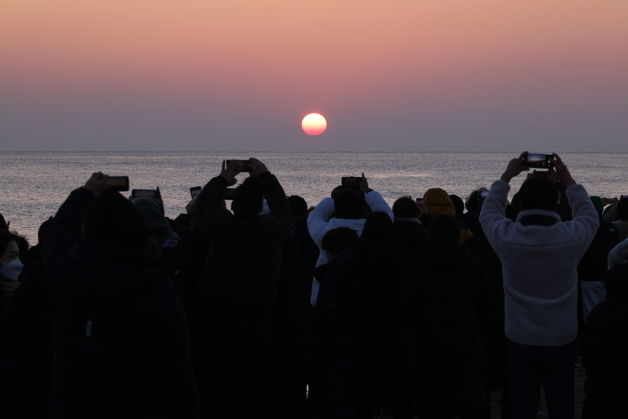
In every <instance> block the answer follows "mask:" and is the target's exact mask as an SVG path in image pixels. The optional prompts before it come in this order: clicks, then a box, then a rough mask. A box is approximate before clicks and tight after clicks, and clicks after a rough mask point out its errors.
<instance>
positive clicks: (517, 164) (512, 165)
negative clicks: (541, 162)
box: [501, 151, 530, 183]
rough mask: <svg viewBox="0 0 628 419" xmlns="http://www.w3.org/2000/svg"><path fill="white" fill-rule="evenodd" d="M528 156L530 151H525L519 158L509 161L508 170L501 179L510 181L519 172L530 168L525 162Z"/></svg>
mask: <svg viewBox="0 0 628 419" xmlns="http://www.w3.org/2000/svg"><path fill="white" fill-rule="evenodd" d="M527 158H528V152H527V151H524V152H523V153H521V155H520V156H519V157H518V158H516V159H512V160H510V161H509V162H508V166H506V171H505V172H504V174H502V177H501V180H503V181H504V182H506V183H508V182H510V180H511V179H512V178H513V177H515V176H517V175H519V173H521V172H523V171H526V170H530V169H529V168H528V167H527V166H526V165H525V164H524V162H525V161H526V159H527Z"/></svg>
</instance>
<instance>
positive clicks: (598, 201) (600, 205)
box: [591, 195, 604, 214]
mask: <svg viewBox="0 0 628 419" xmlns="http://www.w3.org/2000/svg"><path fill="white" fill-rule="evenodd" d="M591 202H593V206H594V207H595V210H596V211H597V213H598V214H602V211H603V210H604V202H603V201H602V198H600V197H599V196H596V195H591Z"/></svg>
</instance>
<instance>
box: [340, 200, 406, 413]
mask: <svg viewBox="0 0 628 419" xmlns="http://www.w3.org/2000/svg"><path fill="white" fill-rule="evenodd" d="M349 263H350V267H349V271H348V273H347V275H346V276H343V278H342V280H341V284H340V287H339V288H340V291H339V293H340V298H339V301H338V313H339V316H340V319H341V321H342V322H343V324H344V326H345V328H346V329H347V331H348V334H349V338H350V341H351V355H352V361H353V365H352V369H351V377H350V383H351V388H352V398H353V404H354V409H355V416H354V417H355V418H372V417H373V413H374V411H375V409H378V408H379V406H380V405H382V404H383V405H386V406H390V407H391V408H392V409H393V415H394V417H395V418H410V417H411V397H410V393H409V386H408V384H409V375H408V374H406V373H407V370H406V368H405V364H404V363H403V362H402V356H401V355H402V348H401V310H400V307H399V295H400V293H401V282H402V279H403V275H404V272H405V269H406V267H407V260H406V257H405V254H404V251H403V248H402V247H401V245H400V244H399V243H398V242H397V241H396V238H395V233H394V228H393V223H392V220H391V219H390V217H389V216H388V214H386V213H383V212H374V213H372V214H371V215H370V216H369V218H368V219H367V220H366V223H365V224H364V230H363V232H362V236H361V237H360V240H359V242H358V244H357V246H356V248H355V251H354V252H353V255H352V257H351V260H350V262H349Z"/></svg>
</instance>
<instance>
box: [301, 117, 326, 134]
mask: <svg viewBox="0 0 628 419" xmlns="http://www.w3.org/2000/svg"><path fill="white" fill-rule="evenodd" d="M301 128H303V131H304V132H305V133H306V134H308V135H321V134H322V133H324V132H325V130H326V129H327V120H326V119H325V117H324V116H323V115H321V114H320V113H316V112H312V113H309V114H307V115H305V117H304V118H303V120H302V121H301Z"/></svg>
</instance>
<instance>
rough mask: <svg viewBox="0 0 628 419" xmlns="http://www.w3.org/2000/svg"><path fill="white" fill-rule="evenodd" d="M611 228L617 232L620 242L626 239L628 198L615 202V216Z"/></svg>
mask: <svg viewBox="0 0 628 419" xmlns="http://www.w3.org/2000/svg"><path fill="white" fill-rule="evenodd" d="M613 227H615V228H616V229H617V231H619V236H620V238H621V239H622V240H624V239H627V238H628V197H623V198H622V199H620V200H619V202H617V215H616V219H615V221H613Z"/></svg>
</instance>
